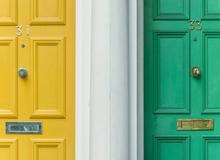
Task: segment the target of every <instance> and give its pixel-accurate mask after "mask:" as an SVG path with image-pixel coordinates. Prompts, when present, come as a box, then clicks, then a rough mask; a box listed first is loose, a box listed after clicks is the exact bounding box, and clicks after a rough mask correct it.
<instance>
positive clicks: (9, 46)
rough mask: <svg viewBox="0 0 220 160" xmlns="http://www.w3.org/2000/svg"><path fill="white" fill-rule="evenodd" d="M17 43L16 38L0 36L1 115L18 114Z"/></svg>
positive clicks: (9, 116) (10, 115) (7, 116)
mask: <svg viewBox="0 0 220 160" xmlns="http://www.w3.org/2000/svg"><path fill="white" fill-rule="evenodd" d="M16 47H17V43H16V39H15V38H13V37H12V38H7V37H0V75H2V78H1V79H0V88H1V89H0V117H5V118H12V117H16V115H17V49H16Z"/></svg>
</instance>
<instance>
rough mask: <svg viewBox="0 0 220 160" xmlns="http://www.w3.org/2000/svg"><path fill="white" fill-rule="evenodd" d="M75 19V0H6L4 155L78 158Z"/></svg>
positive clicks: (28, 159) (1, 95) (19, 159)
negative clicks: (8, 124) (76, 146)
mask: <svg viewBox="0 0 220 160" xmlns="http://www.w3.org/2000/svg"><path fill="white" fill-rule="evenodd" d="M74 23H75V2H74V0H0V76H1V77H0V160H74V154H75V153H74V140H75V139H74V137H75V135H74V134H75V132H74V129H75V127H74V124H75V122H74V121H75V117H74V116H75V115H74V107H75V106H74V105H75V92H74V91H75V54H74V48H75V39H74V37H75V25H74ZM6 122H19V123H17V124H16V123H14V128H13V127H12V128H11V129H12V130H13V129H14V131H18V132H16V133H13V132H8V130H7V131H6V129H8V128H6ZM22 122H26V123H24V124H26V125H27V124H28V125H30V126H29V128H28V127H27V126H25V125H24V124H23V123H22ZM30 122H38V124H41V127H42V128H41V129H40V128H38V129H39V130H40V131H41V133H34V132H32V131H31V129H30V128H31V127H33V126H32V125H33V124H32V123H30ZM12 124H13V123H12Z"/></svg>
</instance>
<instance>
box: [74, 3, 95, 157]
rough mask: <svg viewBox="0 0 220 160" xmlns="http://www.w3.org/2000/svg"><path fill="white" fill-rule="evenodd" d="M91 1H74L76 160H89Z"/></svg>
mask: <svg viewBox="0 0 220 160" xmlns="http://www.w3.org/2000/svg"><path fill="white" fill-rule="evenodd" d="M91 9H92V0H76V160H89V159H90V82H91V76H90V71H91V29H92V28H91V21H92V18H91Z"/></svg>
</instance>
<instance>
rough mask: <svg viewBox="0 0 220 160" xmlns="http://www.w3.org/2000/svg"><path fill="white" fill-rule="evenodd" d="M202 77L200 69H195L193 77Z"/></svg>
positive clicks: (193, 69)
mask: <svg viewBox="0 0 220 160" xmlns="http://www.w3.org/2000/svg"><path fill="white" fill-rule="evenodd" d="M200 75H201V71H200V69H199V67H193V68H192V76H193V77H195V78H198V77H200Z"/></svg>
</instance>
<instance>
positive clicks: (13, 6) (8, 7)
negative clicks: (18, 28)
mask: <svg viewBox="0 0 220 160" xmlns="http://www.w3.org/2000/svg"><path fill="white" fill-rule="evenodd" d="M17 9H18V2H17V0H1V1H0V25H16V23H17V16H18V12H17Z"/></svg>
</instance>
